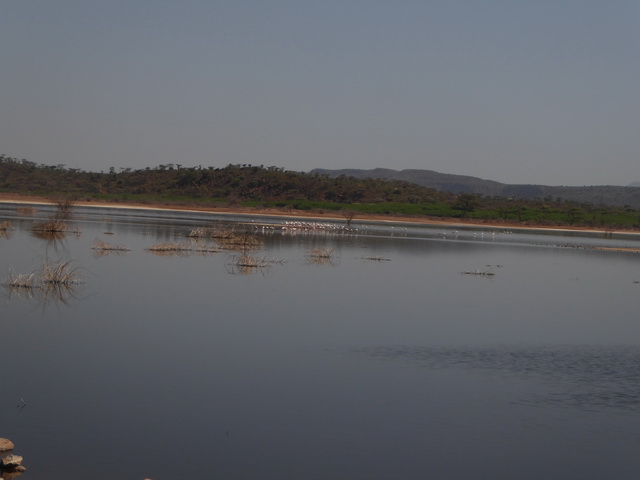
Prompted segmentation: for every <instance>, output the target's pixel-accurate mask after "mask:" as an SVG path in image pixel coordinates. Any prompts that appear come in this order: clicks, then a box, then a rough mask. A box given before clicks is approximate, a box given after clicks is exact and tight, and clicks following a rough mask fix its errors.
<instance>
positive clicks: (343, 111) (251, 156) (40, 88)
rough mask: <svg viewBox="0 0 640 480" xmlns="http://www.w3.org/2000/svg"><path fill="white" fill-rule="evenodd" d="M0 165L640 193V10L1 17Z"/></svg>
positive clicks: (563, 0)
mask: <svg viewBox="0 0 640 480" xmlns="http://www.w3.org/2000/svg"><path fill="white" fill-rule="evenodd" d="M0 86H1V89H0V153H4V154H6V155H10V156H15V157H19V158H27V159H28V160H31V161H34V162H37V163H46V164H66V165H67V167H78V168H82V169H85V170H95V171H100V170H105V171H106V170H108V169H109V167H111V166H114V167H116V168H118V169H119V168H120V167H133V168H144V167H147V166H155V165H158V164H166V163H179V164H182V165H184V166H195V165H203V166H217V167H222V166H225V165H227V164H229V163H252V164H255V165H260V164H264V165H265V166H270V165H275V166H279V167H284V168H286V169H288V170H298V171H308V170H310V169H312V168H376V167H386V168H396V169H405V168H425V169H432V170H436V171H439V172H443V173H455V174H462V175H473V176H478V177H481V178H487V179H492V180H498V181H502V182H507V183H542V184H550V185H561V184H564V185H593V184H616V185H626V184H628V183H629V182H632V181H640V161H639V160H640V3H639V2H637V0H610V1H606V2H605V1H602V0H598V1H595V0H535V1H533V0H531V1H524V0H521V1H517V0H467V1H461V0H393V1H391V0H385V1H382V0H339V1H338V0H322V1H320V0H288V1H287V0H228V1H227V0H181V1H177V0H173V1H169V0H153V1H151V0H146V1H142V0H110V1H104V0H75V1H74V0H56V1H53V0H1V1H0Z"/></svg>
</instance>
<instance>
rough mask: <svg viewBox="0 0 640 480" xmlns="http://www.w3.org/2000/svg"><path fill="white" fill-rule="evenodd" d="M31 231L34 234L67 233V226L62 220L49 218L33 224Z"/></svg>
mask: <svg viewBox="0 0 640 480" xmlns="http://www.w3.org/2000/svg"><path fill="white" fill-rule="evenodd" d="M31 231H32V232H36V233H66V232H69V225H68V224H67V223H66V222H65V221H64V220H61V219H58V218H50V219H48V220H43V221H41V222H36V223H35V224H33V226H32V227H31Z"/></svg>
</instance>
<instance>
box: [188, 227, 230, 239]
mask: <svg viewBox="0 0 640 480" xmlns="http://www.w3.org/2000/svg"><path fill="white" fill-rule="evenodd" d="M234 235H235V228H233V227H230V228H221V227H214V226H204V227H196V228H192V229H191V230H190V231H189V233H188V234H187V237H189V238H211V239H219V238H221V239H227V238H232V237H233V236H234Z"/></svg>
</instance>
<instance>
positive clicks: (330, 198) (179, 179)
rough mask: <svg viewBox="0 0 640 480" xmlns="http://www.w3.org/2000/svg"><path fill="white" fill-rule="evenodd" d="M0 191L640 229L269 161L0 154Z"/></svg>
mask: <svg viewBox="0 0 640 480" xmlns="http://www.w3.org/2000/svg"><path fill="white" fill-rule="evenodd" d="M0 192H8V193H19V194H27V195H38V196H44V197H61V196H64V197H72V198H74V199H77V200H83V201H92V200H93V201H105V202H136V203H149V204H163V205H184V206H220V205H229V206H245V207H268V208H282V209H290V210H291V209H296V210H306V211H315V212H322V211H337V212H339V213H340V214H342V215H344V216H345V218H352V217H353V216H357V214H358V213H362V214H365V213H367V214H383V215H407V216H424V217H440V218H447V217H450V218H459V219H474V220H484V221H491V222H505V223H507V222H509V223H513V222H518V223H523V224H532V225H574V226H575V225H585V226H591V227H598V228H603V229H605V230H606V229H612V228H627V229H635V228H638V226H639V224H640V212H638V211H637V210H636V209H634V208H631V207H629V206H626V207H611V206H603V205H596V204H593V203H588V204H587V203H576V202H570V201H568V200H561V199H554V198H544V199H541V198H537V199H532V200H529V199H522V198H520V199H518V198H513V197H501V196H484V195H474V194H470V193H452V192H444V191H438V190H436V189H434V188H427V187H424V186H420V185H417V184H414V183H410V182H406V181H401V180H384V179H379V178H355V177H353V176H347V175H340V176H337V177H331V176H329V175H323V174H320V173H318V172H315V173H301V172H292V171H285V170H284V169H282V168H278V167H264V166H262V165H260V166H255V165H249V164H245V165H227V166H226V167H221V168H216V167H195V168H183V167H181V166H180V165H177V164H167V165H158V166H157V167H153V168H150V167H148V168H145V169H140V170H133V169H130V168H122V169H120V170H119V171H116V169H115V168H111V169H110V170H109V172H85V171H82V170H79V169H69V168H65V166H64V165H55V166H53V165H44V164H36V163H34V162H30V161H28V160H24V159H16V158H11V157H8V156H2V155H0Z"/></svg>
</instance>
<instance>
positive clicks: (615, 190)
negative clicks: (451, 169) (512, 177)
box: [311, 168, 640, 208]
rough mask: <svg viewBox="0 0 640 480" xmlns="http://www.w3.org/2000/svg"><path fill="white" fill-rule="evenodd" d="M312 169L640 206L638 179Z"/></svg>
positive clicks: (447, 188)
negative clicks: (558, 181) (533, 179)
mask: <svg viewBox="0 0 640 480" xmlns="http://www.w3.org/2000/svg"><path fill="white" fill-rule="evenodd" d="M311 173H317V174H320V175H328V176H329V177H339V176H340V175H347V176H352V177H355V178H380V179H387V180H403V181H406V182H411V183H415V184H417V185H422V186H424V187H429V188H434V189H436V190H438V191H441V192H451V193H473V194H478V195H483V196H487V197H511V198H524V199H534V198H540V199H549V200H558V199H561V200H569V201H575V202H581V203H592V204H594V205H608V206H625V205H629V206H631V207H634V208H640V182H634V184H632V186H628V187H623V186H614V185H596V186H584V187H566V186H549V185H523V184H522V185H521V184H507V183H500V182H495V181H493V180H483V179H481V178H477V177H469V176H466V175H452V174H447V173H439V172H434V171H433V170H419V169H410V170H392V169H387V168H375V169H372V170H360V169H342V170H327V169H322V168H316V169H314V170H312V171H311Z"/></svg>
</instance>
